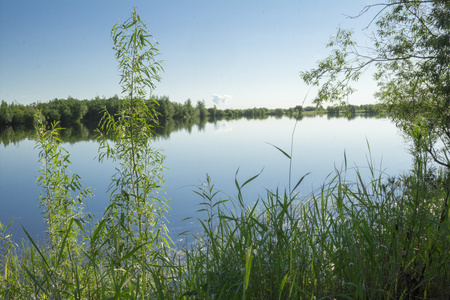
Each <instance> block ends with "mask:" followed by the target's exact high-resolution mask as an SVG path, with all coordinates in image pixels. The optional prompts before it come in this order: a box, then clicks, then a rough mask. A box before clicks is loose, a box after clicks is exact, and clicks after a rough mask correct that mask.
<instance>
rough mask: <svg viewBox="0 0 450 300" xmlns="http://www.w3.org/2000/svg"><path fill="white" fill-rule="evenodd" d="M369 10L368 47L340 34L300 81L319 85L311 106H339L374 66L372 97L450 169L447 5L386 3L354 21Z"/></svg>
mask: <svg viewBox="0 0 450 300" xmlns="http://www.w3.org/2000/svg"><path fill="white" fill-rule="evenodd" d="M374 10H375V16H374V17H373V19H372V20H371V22H370V23H369V24H367V25H368V26H367V29H370V30H371V34H369V35H367V36H368V37H369V39H370V42H371V45H370V46H369V47H367V46H366V45H364V47H363V46H360V45H359V44H358V43H357V42H356V41H355V39H354V37H353V31H351V30H346V29H339V31H338V32H337V34H336V35H335V36H334V37H333V38H332V39H331V40H330V42H329V43H328V44H327V46H328V47H330V48H332V49H333V50H332V52H331V54H330V55H329V56H328V57H327V58H326V59H324V60H322V61H319V62H318V64H317V67H316V68H315V69H312V70H309V71H303V72H301V73H300V76H301V78H302V79H303V81H304V82H305V83H307V84H309V85H315V86H319V90H318V93H317V96H316V98H315V100H314V101H315V103H316V104H318V105H319V104H322V103H323V102H327V101H329V102H338V103H341V104H342V103H345V102H346V100H347V99H348V98H347V97H348V96H349V95H350V94H351V93H353V92H354V91H355V89H354V88H352V86H351V82H352V81H357V80H358V79H359V78H360V76H361V74H362V73H364V72H365V71H367V69H368V67H369V66H371V65H373V66H375V68H376V72H375V73H374V78H375V80H376V81H377V83H378V91H377V92H376V94H375V97H376V98H377V99H378V100H379V101H380V102H381V103H382V104H383V105H385V107H386V108H387V109H388V111H389V112H390V116H391V117H392V118H393V120H394V121H395V122H396V124H397V125H398V126H399V127H400V128H401V129H402V130H403V131H404V132H405V133H406V134H407V135H409V136H410V137H411V138H412V139H413V141H414V142H415V144H416V145H418V147H420V148H421V149H419V150H421V151H426V152H428V153H429V154H430V155H431V157H432V158H433V159H434V160H435V161H436V162H437V163H439V164H441V165H443V166H446V167H447V168H450V158H449V157H448V152H449V150H450V109H449V103H450V68H449V62H450V1H448V0H420V1H419V0H397V1H396V0H390V1H389V2H388V3H379V4H373V5H369V6H366V7H364V8H363V10H362V11H361V13H360V14H359V15H358V16H356V17H360V16H362V15H364V14H366V13H368V12H369V11H372V12H373V11H374ZM365 43H367V41H365Z"/></svg>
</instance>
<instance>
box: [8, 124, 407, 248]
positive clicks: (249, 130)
mask: <svg viewBox="0 0 450 300" xmlns="http://www.w3.org/2000/svg"><path fill="white" fill-rule="evenodd" d="M296 122H297V121H296V120H295V119H290V118H287V117H283V118H274V117H271V118H267V119H263V120H257V119H250V120H248V119H239V120H230V121H226V120H220V121H217V122H214V123H206V124H204V125H203V126H191V127H189V128H188V129H181V130H178V131H174V132H172V133H170V134H169V135H165V136H164V137H159V138H157V139H156V140H155V141H154V142H153V145H154V147H156V148H159V149H161V151H162V153H163V154H164V155H166V160H165V164H164V165H165V167H167V170H166V172H165V173H164V178H165V180H166V182H165V185H166V186H165V191H166V194H165V197H166V198H168V199H169V198H170V199H171V201H170V203H169V205H170V207H171V211H170V215H169V216H168V220H169V222H170V224H169V225H168V227H169V229H170V231H171V234H172V237H173V238H174V239H175V240H177V238H176V235H177V234H178V233H180V232H182V231H184V230H186V229H192V230H195V222H194V221H193V220H190V221H184V222H180V220H182V219H184V218H186V217H196V216H197V214H196V211H197V210H198V209H199V206H198V203H199V202H200V200H201V199H200V198H199V196H198V195H196V194H195V193H194V192H193V190H196V188H197V187H198V186H199V185H200V184H201V183H202V182H204V181H205V179H206V174H209V176H210V177H211V178H212V181H213V182H214V183H215V187H216V188H217V189H218V190H220V191H221V192H220V194H219V195H220V196H221V197H223V198H224V197H227V196H229V197H235V195H236V188H235V182H234V180H235V176H236V172H237V170H239V171H238V173H237V178H238V180H239V182H241V183H243V182H245V180H247V179H248V178H250V177H252V176H254V175H256V174H258V173H259V172H261V171H262V173H261V174H260V176H259V177H258V178H257V179H256V180H255V181H253V182H251V183H250V184H249V185H247V186H246V187H245V188H244V192H245V193H244V197H245V199H246V201H247V202H248V203H249V204H251V203H254V202H255V201H256V200H257V198H258V196H264V195H265V194H266V190H265V189H269V190H275V189H277V188H279V189H284V188H286V187H288V185H289V163H290V162H289V160H288V158H287V157H286V156H285V155H283V154H282V153H281V152H280V151H278V150H277V149H276V148H275V147H274V146H272V145H275V146H277V147H279V148H281V149H283V150H284V151H286V152H287V153H290V147H291V142H292V143H293V151H292V172H291V176H292V182H293V184H295V183H296V182H297V181H298V180H299V179H300V178H301V177H302V176H303V175H305V174H307V173H310V174H309V175H308V176H306V178H305V180H304V181H303V182H302V184H301V186H300V188H299V192H300V194H299V197H307V196H308V194H310V193H311V192H312V191H314V190H315V189H318V188H320V187H321V185H322V184H323V183H324V181H325V180H326V178H327V175H329V174H330V173H332V172H333V171H334V170H335V168H337V169H341V168H342V167H343V165H344V156H345V157H346V161H347V167H348V168H354V167H355V168H356V167H358V168H359V169H360V172H361V173H362V174H363V175H365V176H368V175H369V172H368V168H367V167H368V164H369V163H371V164H372V165H373V166H374V167H375V168H376V169H377V170H379V171H381V172H384V174H386V176H388V175H397V174H400V173H403V172H407V171H408V170H409V168H410V166H411V163H412V158H411V156H410V155H409V153H408V145H407V144H406V143H405V141H404V139H403V138H402V136H401V135H400V133H399V131H398V130H397V128H396V127H395V125H394V124H393V123H392V122H391V121H390V120H389V119H386V118H375V117H362V116H357V117H355V118H352V119H347V118H330V117H327V116H326V115H325V116H315V117H304V118H302V119H301V120H299V121H298V122H297V123H296ZM294 127H295V132H294V134H293V130H294ZM75 140H76V139H75ZM75 140H74V139H71V141H72V142H71V143H64V144H63V147H64V148H66V149H67V150H68V151H69V152H70V153H71V157H70V160H71V162H72V165H70V166H69V170H70V171H72V172H74V173H77V174H78V175H80V176H81V178H82V184H83V186H89V187H92V188H94V191H93V192H94V196H93V197H91V198H89V199H88V200H87V203H86V207H85V209H84V211H85V212H86V211H88V212H90V213H93V214H94V215H96V216H97V217H101V215H102V213H103V209H104V208H105V207H106V205H107V199H108V197H107V195H106V190H107V187H108V185H109V182H110V178H111V176H112V175H113V174H114V167H115V165H114V164H113V163H112V162H104V163H102V164H100V163H99V162H98V161H97V159H96V156H97V153H98V143H97V142H96V141H95V140H90V139H85V140H83V141H78V142H76V141H75ZM270 144H272V145H270ZM34 145H35V142H34V141H33V140H30V139H29V138H25V139H22V140H19V141H16V142H14V143H5V142H4V143H3V144H2V145H1V146H0V222H1V223H2V224H8V223H9V222H10V221H11V220H13V219H14V220H15V221H14V223H13V226H12V229H11V231H10V232H11V233H12V234H13V239H14V240H15V241H20V239H22V238H24V237H25V235H24V233H23V232H22V230H21V228H20V225H23V226H24V227H25V228H26V229H27V231H28V232H29V233H31V235H32V236H33V237H36V238H37V239H40V240H42V239H43V237H44V231H45V226H44V223H43V221H42V214H41V211H42V209H41V208H39V205H38V204H39V200H38V197H39V193H40V189H39V188H38V186H37V184H36V182H35V180H36V176H37V174H38V170H39V169H40V165H39V163H38V150H36V149H34ZM352 174H353V173H352V172H349V175H348V176H349V177H348V178H349V180H352ZM368 179H369V178H368V177H367V180H368Z"/></svg>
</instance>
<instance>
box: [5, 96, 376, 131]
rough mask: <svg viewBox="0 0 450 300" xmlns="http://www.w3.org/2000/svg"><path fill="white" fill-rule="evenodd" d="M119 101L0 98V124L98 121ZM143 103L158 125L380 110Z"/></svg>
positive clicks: (160, 99)
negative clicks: (16, 100) (25, 102)
mask: <svg viewBox="0 0 450 300" xmlns="http://www.w3.org/2000/svg"><path fill="white" fill-rule="evenodd" d="M122 101H123V100H121V99H120V98H119V97H118V96H117V95H115V96H113V97H110V98H100V97H96V98H94V99H91V100H78V99H75V98H72V97H70V96H69V97H68V98H67V99H53V100H50V101H48V102H37V103H32V104H28V105H23V104H19V103H14V102H12V103H10V104H8V103H7V102H6V101H4V100H2V102H1V104H0V126H10V125H33V124H34V116H35V115H41V116H42V117H43V118H44V119H45V120H46V121H47V123H52V122H55V121H57V122H60V123H61V124H62V125H65V126H67V125H71V124H76V123H98V122H99V121H100V120H101V118H102V117H103V115H104V112H105V111H108V113H109V114H111V115H116V114H117V113H118V112H119V110H120V107H121V105H122V104H121V103H122ZM145 103H146V105H147V106H148V107H149V108H150V109H152V110H154V111H155V112H156V114H157V120H158V122H159V123H161V124H165V123H166V122H167V121H171V120H178V121H183V120H184V121H185V120H189V119H200V120H214V119H221V118H228V119H238V118H265V117H269V116H280V117H281V116H288V117H300V116H302V114H311V113H321V114H329V115H336V114H339V113H341V114H342V113H345V114H357V113H362V114H370V115H375V114H377V113H379V112H380V111H381V107H380V105H378V104H364V105H350V104H348V105H344V106H342V105H340V106H330V107H327V108H324V107H323V106H306V107H302V106H301V105H297V106H295V107H291V108H287V109H284V108H276V109H269V108H264V107H259V108H257V107H254V108H248V109H219V108H217V107H216V106H215V105H214V106H213V107H209V108H207V107H206V104H205V101H204V100H199V101H197V103H196V104H194V103H193V101H192V100H191V99H188V100H186V101H185V102H184V103H179V102H174V101H170V100H169V97H167V96H156V97H154V98H152V99H149V100H146V101H145Z"/></svg>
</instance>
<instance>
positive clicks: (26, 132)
mask: <svg viewBox="0 0 450 300" xmlns="http://www.w3.org/2000/svg"><path fill="white" fill-rule="evenodd" d="M318 116H320V117H321V116H324V114H303V115H298V114H294V115H290V116H268V115H258V116H255V117H251V116H241V117H238V116H226V117H221V118H219V117H215V118H214V117H212V118H211V117H210V118H200V117H199V116H196V117H193V118H189V119H183V120H177V119H169V120H164V119H162V120H160V124H159V126H157V127H155V128H154V130H155V134H156V135H157V139H169V138H170V135H171V134H172V133H174V132H178V131H181V130H186V131H187V132H189V133H191V132H192V129H193V128H194V126H195V127H196V128H197V130H198V131H204V130H205V127H206V124H207V123H216V122H218V121H222V120H223V121H232V120H239V119H247V120H265V119H268V118H276V119H281V118H289V119H296V120H302V119H304V118H305V119H308V118H316V117H318ZM326 116H327V119H328V120H330V119H340V118H346V119H348V120H354V119H356V118H364V119H367V118H374V117H378V116H379V114H376V113H366V114H356V115H355V114H352V115H346V114H326ZM63 127H64V126H63ZM64 128H65V129H64V130H62V131H61V139H62V140H63V141H64V142H68V143H71V144H72V143H76V142H80V141H91V140H96V138H97V133H96V132H95V130H96V129H97V124H96V123H95V122H86V123H83V124H73V125H71V126H67V127H64ZM34 134H35V129H34V128H33V127H32V126H31V127H30V126H6V127H0V141H1V143H2V144H3V145H4V146H7V145H9V144H10V143H13V144H15V143H17V142H20V141H21V140H24V139H33V137H34Z"/></svg>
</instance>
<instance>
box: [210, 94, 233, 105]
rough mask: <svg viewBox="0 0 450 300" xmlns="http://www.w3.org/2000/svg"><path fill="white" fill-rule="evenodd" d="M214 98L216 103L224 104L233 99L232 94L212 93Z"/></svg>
mask: <svg viewBox="0 0 450 300" xmlns="http://www.w3.org/2000/svg"><path fill="white" fill-rule="evenodd" d="M212 98H213V102H214V103H215V104H224V103H227V101H228V100H230V99H231V96H230V95H216V94H214V95H212Z"/></svg>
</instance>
